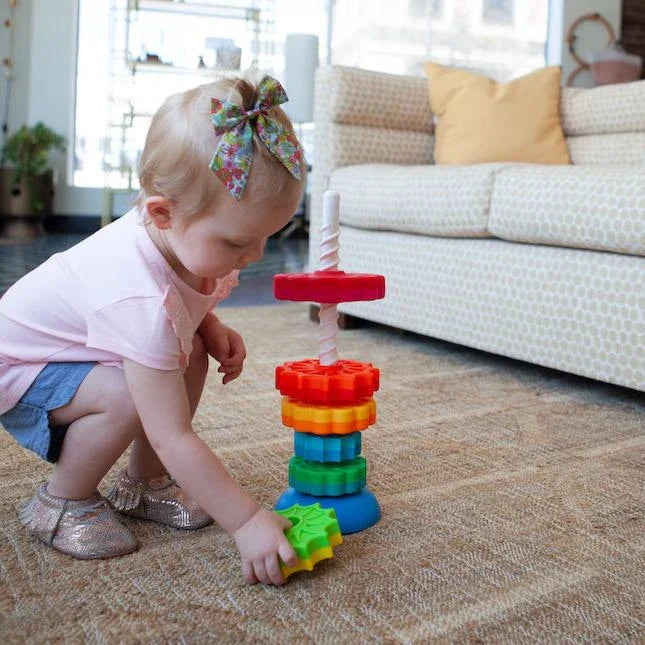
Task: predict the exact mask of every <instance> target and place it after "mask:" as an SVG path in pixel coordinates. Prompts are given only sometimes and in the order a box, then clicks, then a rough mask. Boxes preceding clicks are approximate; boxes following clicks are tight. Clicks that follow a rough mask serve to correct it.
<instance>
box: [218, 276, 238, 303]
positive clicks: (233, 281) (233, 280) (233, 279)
mask: <svg viewBox="0 0 645 645" xmlns="http://www.w3.org/2000/svg"><path fill="white" fill-rule="evenodd" d="M239 273H240V272H239V271H238V270H237V269H236V270H235V271H231V272H230V273H229V274H228V275H226V276H224V277H223V278H220V279H219V280H218V281H217V284H216V285H215V290H214V291H213V304H212V306H213V307H214V306H215V305H217V304H219V303H220V302H222V300H225V299H226V298H228V297H229V296H230V295H231V291H233V289H234V288H235V287H237V285H238V284H239V281H238V279H237V276H238V275H239Z"/></svg>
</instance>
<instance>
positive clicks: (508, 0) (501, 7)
mask: <svg viewBox="0 0 645 645" xmlns="http://www.w3.org/2000/svg"><path fill="white" fill-rule="evenodd" d="M482 20H483V21H484V22H485V23H488V24H493V25H512V24H513V0H483V5H482Z"/></svg>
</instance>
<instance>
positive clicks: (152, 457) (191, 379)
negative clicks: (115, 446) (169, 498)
mask: <svg viewBox="0 0 645 645" xmlns="http://www.w3.org/2000/svg"><path fill="white" fill-rule="evenodd" d="M207 372H208V354H207V353H206V350H205V349H204V343H203V341H202V339H201V336H200V335H199V334H195V336H194V338H193V351H192V353H191V355H190V361H189V364H188V367H187V368H186V372H185V373H184V382H185V383H186V391H187V393H188V402H189V404H190V412H191V416H192V415H193V414H195V410H196V409H197V406H198V405H199V400H200V399H201V397H202V390H203V389H204V382H205V381H206V374H207ZM165 470H166V469H165V467H164V465H163V464H162V463H161V461H160V460H159V457H157V453H156V452H155V451H154V450H153V448H152V446H151V445H150V442H149V441H148V439H147V437H146V436H145V434H143V432H141V434H140V435H138V436H137V438H136V439H135V440H134V443H133V444H132V452H131V453H130V461H129V463H128V475H129V476H130V477H133V478H135V479H142V478H148V477H156V476H157V475H160V474H161V473H163V472H165Z"/></svg>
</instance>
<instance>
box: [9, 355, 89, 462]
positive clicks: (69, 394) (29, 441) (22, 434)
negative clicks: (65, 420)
mask: <svg viewBox="0 0 645 645" xmlns="http://www.w3.org/2000/svg"><path fill="white" fill-rule="evenodd" d="M95 365H96V363H48V364H47V366H46V367H45V368H44V369H43V370H42V371H41V372H40V374H39V375H38V376H37V377H36V380H35V381H34V382H33V383H32V384H31V386H30V387H29V389H28V390H27V391H26V392H25V393H24V395H23V397H22V398H21V399H20V401H18V403H16V405H15V406H14V407H13V408H11V410H9V411H8V412H5V413H4V414H2V415H0V423H1V424H2V425H3V426H4V428H5V430H7V432H9V434H10V435H12V436H13V438H14V439H15V440H16V441H17V442H18V443H19V444H20V445H21V446H23V447H24V448H28V449H29V450H33V451H34V452H35V453H36V454H37V455H38V456H39V457H41V458H42V459H46V460H47V461H50V462H52V463H54V462H56V461H58V457H59V456H60V451H61V448H62V447H63V440H64V439H65V433H66V432H67V428H68V427H69V426H50V425H49V414H48V412H49V411H50V410H55V409H56V408H60V407H62V406H63V405H67V404H68V403H69V402H70V401H71V400H72V399H73V398H74V395H75V394H76V390H78V388H79V386H80V384H81V383H82V382H83V379H84V378H85V377H86V376H87V375H88V373H89V372H90V370H91V369H92V368H93V367H94V366H95Z"/></svg>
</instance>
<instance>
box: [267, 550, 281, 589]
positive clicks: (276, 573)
mask: <svg viewBox="0 0 645 645" xmlns="http://www.w3.org/2000/svg"><path fill="white" fill-rule="evenodd" d="M264 568H265V569H266V572H267V575H268V576H269V578H270V580H271V582H272V583H273V584H274V585H283V584H284V583H285V579H284V576H283V575H282V571H280V563H279V562H278V556H277V555H276V554H275V553H272V554H271V555H267V557H266V558H264Z"/></svg>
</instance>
